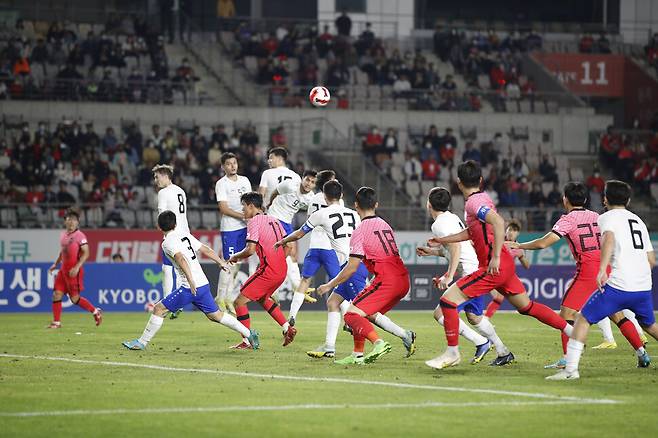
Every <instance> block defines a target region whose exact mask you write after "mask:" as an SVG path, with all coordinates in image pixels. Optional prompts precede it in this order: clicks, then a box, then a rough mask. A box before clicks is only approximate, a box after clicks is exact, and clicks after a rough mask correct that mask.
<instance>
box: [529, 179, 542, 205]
mask: <svg viewBox="0 0 658 438" xmlns="http://www.w3.org/2000/svg"><path fill="white" fill-rule="evenodd" d="M545 202H546V198H545V197H544V193H543V192H542V191H541V184H539V183H538V182H535V183H532V190H531V191H530V195H529V197H528V203H529V205H530V206H531V207H543V206H544V203H545Z"/></svg>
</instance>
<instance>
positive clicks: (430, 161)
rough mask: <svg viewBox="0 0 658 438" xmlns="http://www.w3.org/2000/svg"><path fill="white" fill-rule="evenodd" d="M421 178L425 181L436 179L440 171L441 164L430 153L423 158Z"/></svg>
mask: <svg viewBox="0 0 658 438" xmlns="http://www.w3.org/2000/svg"><path fill="white" fill-rule="evenodd" d="M422 166H423V179H424V180H426V181H436V180H437V179H438V178H439V173H440V172H441V165H440V164H439V162H438V161H437V160H436V159H435V158H434V156H432V155H430V156H429V157H428V158H427V159H425V160H423V164H422Z"/></svg>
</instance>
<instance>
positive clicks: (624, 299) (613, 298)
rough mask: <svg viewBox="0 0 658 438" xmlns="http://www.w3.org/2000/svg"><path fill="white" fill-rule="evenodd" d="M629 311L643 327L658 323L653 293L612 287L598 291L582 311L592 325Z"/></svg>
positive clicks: (606, 286) (607, 286)
mask: <svg viewBox="0 0 658 438" xmlns="http://www.w3.org/2000/svg"><path fill="white" fill-rule="evenodd" d="M624 309H628V310H631V311H632V312H633V313H635V318H636V319H637V321H638V322H639V323H640V325H643V326H649V325H651V324H653V323H655V322H656V317H655V315H654V314H653V297H652V296H651V291H650V290H648V291H642V292H625V291H623V290H619V289H616V288H614V287H612V286H610V285H607V284H606V285H605V286H604V287H603V292H601V291H600V290H597V291H596V292H594V294H593V295H592V296H591V297H590V298H589V300H588V301H587V303H585V306H584V307H583V309H582V310H581V311H580V313H581V314H582V315H583V317H584V318H585V319H586V320H587V322H589V323H590V324H596V323H597V322H599V321H601V320H602V319H603V318H605V317H606V316H608V315H612V314H613V313H616V312H619V311H620V310H624Z"/></svg>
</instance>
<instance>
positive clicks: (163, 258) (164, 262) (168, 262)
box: [160, 249, 174, 266]
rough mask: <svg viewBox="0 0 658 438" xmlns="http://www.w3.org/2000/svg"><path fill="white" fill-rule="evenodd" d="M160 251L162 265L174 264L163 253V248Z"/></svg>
mask: <svg viewBox="0 0 658 438" xmlns="http://www.w3.org/2000/svg"><path fill="white" fill-rule="evenodd" d="M160 252H161V253H162V264H163V265H164V266H174V265H173V264H172V263H171V260H169V257H167V254H165V252H164V249H161V250H160Z"/></svg>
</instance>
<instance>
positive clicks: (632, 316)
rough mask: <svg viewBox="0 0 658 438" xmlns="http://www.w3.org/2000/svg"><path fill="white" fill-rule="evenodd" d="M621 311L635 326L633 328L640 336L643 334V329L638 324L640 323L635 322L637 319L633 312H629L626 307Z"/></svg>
mask: <svg viewBox="0 0 658 438" xmlns="http://www.w3.org/2000/svg"><path fill="white" fill-rule="evenodd" d="M621 313H623V314H624V316H625V317H626V319H628V320H629V321H630V322H632V323H633V325H634V326H635V330H637V334H638V335H640V336H642V335H644V330H642V327H641V326H640V323H639V322H637V319H636V318H635V313H633V312H631V311H630V310H628V309H624V310H622V311H621Z"/></svg>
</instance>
